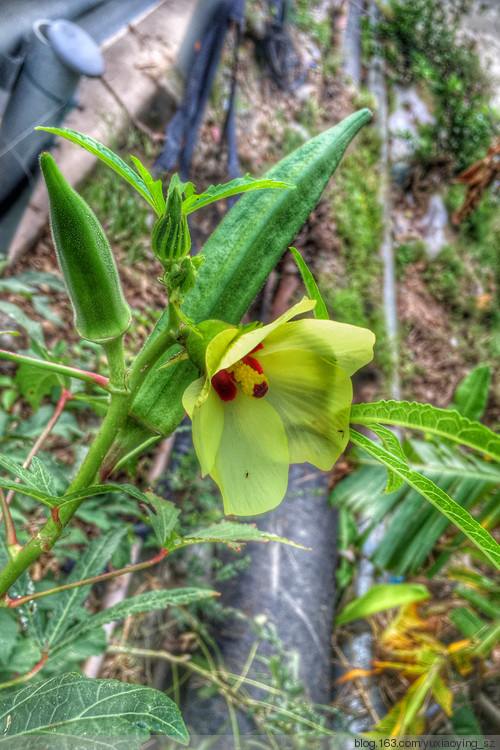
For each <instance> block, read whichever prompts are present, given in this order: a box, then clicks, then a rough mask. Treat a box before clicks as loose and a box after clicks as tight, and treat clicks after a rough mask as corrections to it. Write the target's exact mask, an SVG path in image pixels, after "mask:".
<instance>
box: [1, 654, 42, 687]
mask: <svg viewBox="0 0 500 750" xmlns="http://www.w3.org/2000/svg"><path fill="white" fill-rule="evenodd" d="M48 658H49V655H48V654H42V658H41V659H40V661H39V662H38V664H35V666H34V667H32V668H31V669H30V671H29V672H26V674H22V675H21V676H20V677H14V679H13V680H9V681H8V682H0V690H6V689H7V688H11V687H14V686H15V685H20V684H21V683H22V682H28V680H31V678H32V677H33V675H35V674H36V673H37V672H39V671H40V670H41V669H43V667H44V666H45V664H46V662H47V659H48Z"/></svg>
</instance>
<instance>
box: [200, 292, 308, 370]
mask: <svg viewBox="0 0 500 750" xmlns="http://www.w3.org/2000/svg"><path fill="white" fill-rule="evenodd" d="M315 304H316V300H310V299H308V298H307V297H303V299H301V301H300V302H298V303H297V304H296V305H294V306H293V307H291V308H290V309H289V310H287V311H286V313H284V314H283V315H281V317H279V318H277V319H276V320H275V321H273V322H272V323H269V325H267V326H262V328H256V329H255V330H254V331H248V333H245V332H243V333H241V334H240V335H239V336H238V337H237V338H234V340H233V341H232V342H231V343H229V345H228V346H226V351H225V353H224V355H223V357H222V359H221V360H220V362H219V367H218V369H219V370H222V369H226V368H227V367H231V365H234V363H235V362H237V361H238V360H239V359H241V358H242V357H244V356H245V355H246V354H249V353H250V352H251V351H252V350H253V349H255V347H256V346H257V345H258V344H260V342H261V341H264V339H265V338H266V337H267V336H269V334H270V333H272V331H274V330H275V329H276V328H279V326H282V325H283V324H284V323H286V322H287V321H288V320H290V319H291V318H293V317H294V316H295V315H300V314H301V313H304V312H308V311H309V310H312V309H313V307H314V306H315ZM224 333H226V331H222V333H219V334H218V335H217V336H216V337H215V338H214V339H213V340H212V341H211V342H210V344H209V345H208V348H207V362H208V357H209V356H212V353H211V352H210V353H209V350H210V348H211V347H212V346H214V347H219V346H220V344H219V342H218V341H217V339H218V338H219V336H222V335H223V334H224Z"/></svg>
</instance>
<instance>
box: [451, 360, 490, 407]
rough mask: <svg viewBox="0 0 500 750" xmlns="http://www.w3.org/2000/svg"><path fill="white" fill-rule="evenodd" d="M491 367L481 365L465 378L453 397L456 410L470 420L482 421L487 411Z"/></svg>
mask: <svg viewBox="0 0 500 750" xmlns="http://www.w3.org/2000/svg"><path fill="white" fill-rule="evenodd" d="M490 383H491V367H490V366H489V365H479V366H478V367H475V368H474V369H473V370H472V371H471V372H470V373H469V374H468V375H467V377H465V378H464V379H463V380H462V382H461V383H460V385H459V386H458V388H457V390H456V391H455V394H454V396H453V401H454V403H455V408H456V410H457V411H458V412H459V413H460V414H461V415H462V416H463V417H467V418H468V419H473V420H480V419H481V417H482V416H483V414H484V410H485V409H486V402H487V400H488V393H489V390H490Z"/></svg>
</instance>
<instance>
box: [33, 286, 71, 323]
mask: <svg viewBox="0 0 500 750" xmlns="http://www.w3.org/2000/svg"><path fill="white" fill-rule="evenodd" d="M31 303H32V305H33V307H34V308H35V312H37V313H38V315H40V316H41V317H42V318H45V320H48V321H50V322H51V323H54V325H56V326H57V327H58V328H63V327H64V321H63V320H62V318H60V317H59V315H57V314H56V313H55V312H54V311H53V310H52V309H51V307H50V299H49V297H47V296H46V295H45V294H35V295H34V296H33V298H32V300H31Z"/></svg>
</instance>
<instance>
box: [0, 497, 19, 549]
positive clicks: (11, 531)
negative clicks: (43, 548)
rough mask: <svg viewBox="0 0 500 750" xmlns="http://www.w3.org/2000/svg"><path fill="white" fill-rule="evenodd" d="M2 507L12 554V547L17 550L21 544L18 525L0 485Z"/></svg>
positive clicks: (8, 544) (7, 539)
mask: <svg viewBox="0 0 500 750" xmlns="http://www.w3.org/2000/svg"><path fill="white" fill-rule="evenodd" d="M0 507H1V510H2V518H3V520H4V523H5V540H6V542H7V549H8V550H9V554H10V553H11V549H14V550H15V549H16V548H17V547H19V544H18V542H17V535H16V527H15V526H14V521H13V520H12V516H11V514H10V510H9V503H8V502H7V498H6V497H5V492H4V491H3V487H0Z"/></svg>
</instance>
